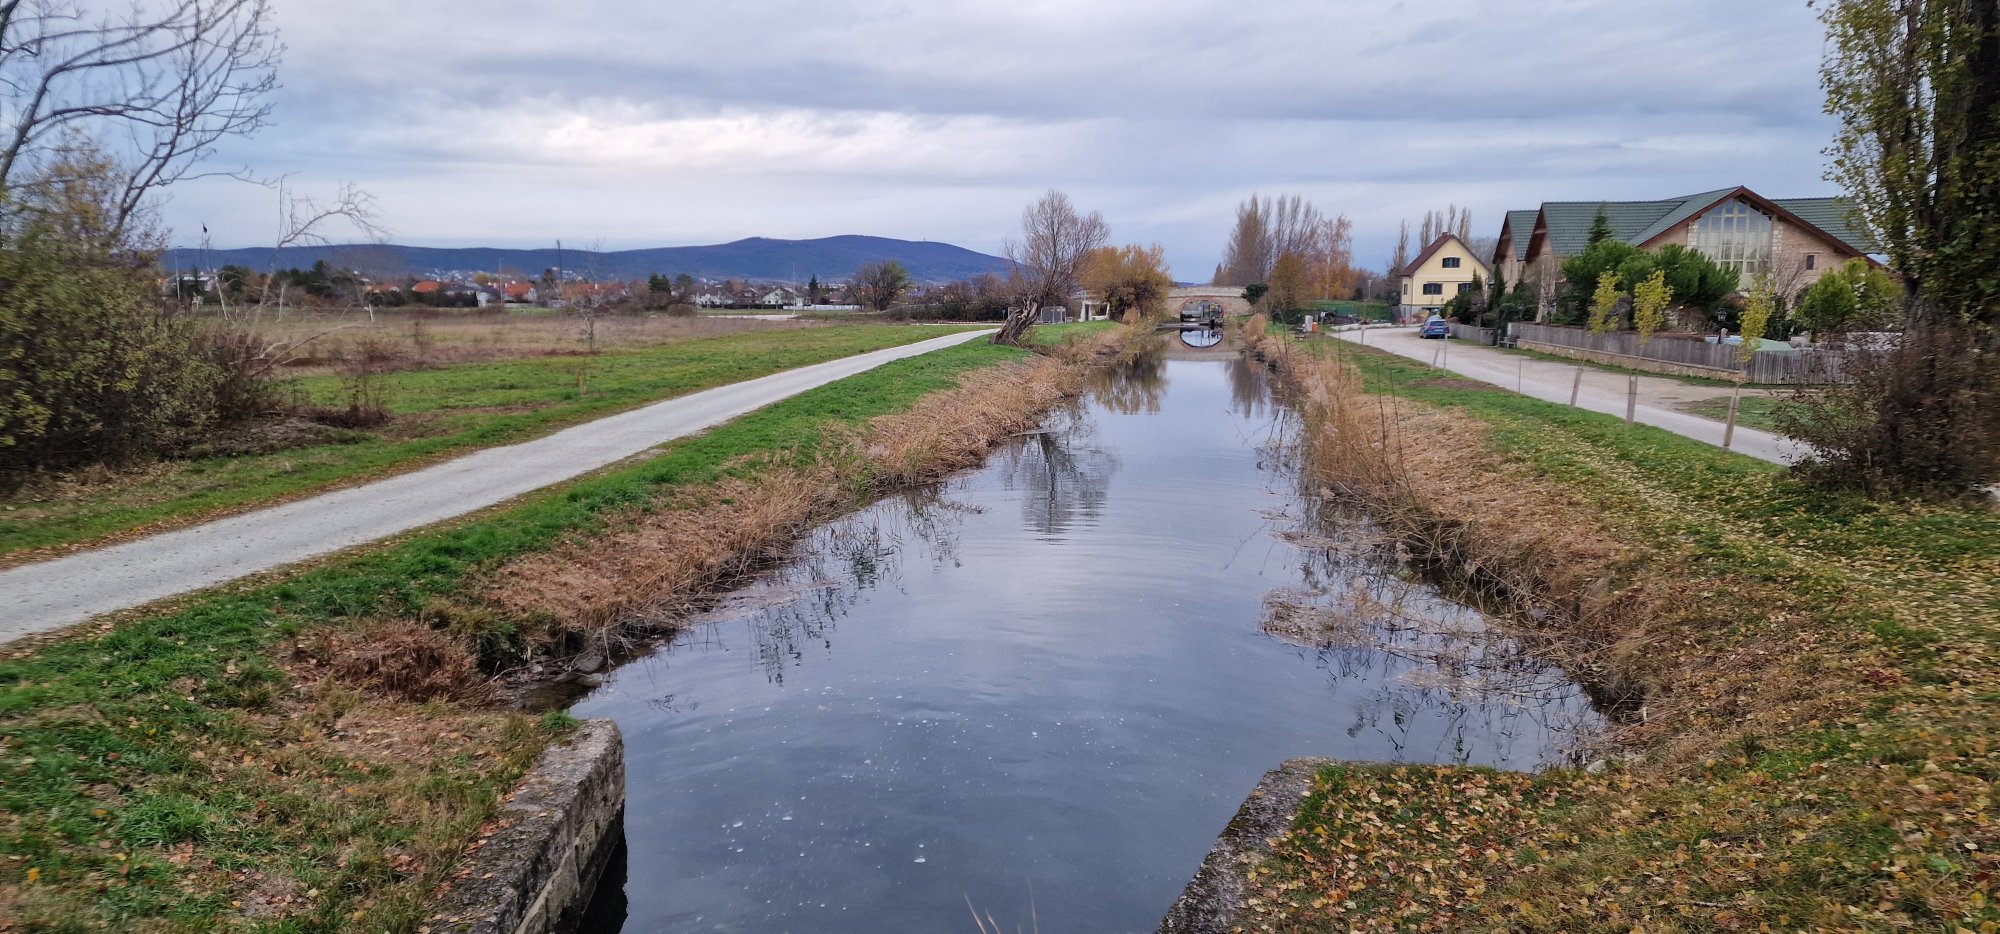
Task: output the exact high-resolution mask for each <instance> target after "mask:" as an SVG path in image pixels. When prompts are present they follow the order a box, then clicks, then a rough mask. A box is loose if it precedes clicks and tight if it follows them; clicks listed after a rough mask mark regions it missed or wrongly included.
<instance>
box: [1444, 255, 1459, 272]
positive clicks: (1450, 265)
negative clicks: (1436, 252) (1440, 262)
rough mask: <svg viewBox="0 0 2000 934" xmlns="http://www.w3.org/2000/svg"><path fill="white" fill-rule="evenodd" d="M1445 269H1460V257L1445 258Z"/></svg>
mask: <svg viewBox="0 0 2000 934" xmlns="http://www.w3.org/2000/svg"><path fill="white" fill-rule="evenodd" d="M1444 268H1446V269H1457V268H1458V257H1456V256H1447V257H1445V258H1444Z"/></svg>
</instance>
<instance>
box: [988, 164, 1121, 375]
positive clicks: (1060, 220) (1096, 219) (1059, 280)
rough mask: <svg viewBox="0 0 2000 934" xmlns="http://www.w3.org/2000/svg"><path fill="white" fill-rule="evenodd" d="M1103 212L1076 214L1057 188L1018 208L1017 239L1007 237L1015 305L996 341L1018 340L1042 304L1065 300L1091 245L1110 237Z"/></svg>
mask: <svg viewBox="0 0 2000 934" xmlns="http://www.w3.org/2000/svg"><path fill="white" fill-rule="evenodd" d="M1110 236H1111V231H1110V228H1109V227H1107V226H1106V225H1105V223H1104V217H1103V215H1101V214H1099V213H1097V212H1096V211H1092V212H1090V213H1089V214H1088V215H1083V214H1078V213H1077V211H1076V206H1075V205H1074V204H1071V203H1070V200H1069V196H1068V195H1066V194H1063V193H1062V192H1060V191H1056V190H1055V189H1053V188H1052V189H1049V192H1048V193H1047V194H1045V195H1043V196H1042V197H1041V199H1040V200H1038V201H1036V202H1035V203H1034V204H1031V205H1028V207H1027V208H1026V209H1024V210H1023V211H1022V212H1021V238H1020V239H1019V240H1009V241H1007V250H1006V253H1007V259H1008V261H1009V262H1011V263H1012V264H1013V267H1014V269H1013V275H1012V277H1011V284H1012V287H1013V288H1012V291H1013V293H1014V307H1013V310H1012V312H1011V313H1010V314H1009V315H1008V317H1007V323H1006V325H1004V326H1002V327H1001V328H1000V333H998V334H995V335H993V342H994V343H996V344H1019V343H1020V342H1021V340H1022V339H1023V338H1024V337H1026V336H1027V333H1028V329H1029V328H1031V327H1034V325H1035V320H1036V319H1037V318H1039V317H1041V313H1042V309H1043V308H1046V307H1049V306H1051V305H1061V304H1065V303H1067V302H1068V301H1069V298H1070V296H1071V295H1072V294H1074V293H1075V292H1076V289H1077V279H1078V276H1079V275H1080V274H1081V273H1082V272H1083V264H1084V262H1085V260H1087V259H1088V258H1089V256H1090V252H1091V251H1092V250H1095V249H1097V248H1098V247H1101V246H1103V245H1104V242H1105V241H1106V240H1108V239H1110Z"/></svg>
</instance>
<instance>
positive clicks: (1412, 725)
mask: <svg viewBox="0 0 2000 934" xmlns="http://www.w3.org/2000/svg"><path fill="white" fill-rule="evenodd" d="M1308 515H1314V513H1310V512H1309V513H1308ZM1311 526H1318V527H1317V528H1311ZM1308 528H1310V529H1311V530H1310V531H1305V532H1294V533H1291V534H1288V535H1285V536H1283V537H1284V538H1285V539H1286V541H1288V542H1289V543H1290V544H1292V545H1293V546H1294V547H1297V548H1299V549H1300V553H1301V555H1302V566H1301V568H1300V570H1301V575H1300V576H1301V580H1302V583H1303V584H1304V586H1303V587H1301V588H1300V589H1295V590H1278V591H1273V592H1272V593H1270V594H1267V595H1266V596H1265V599H1264V624H1263V625H1264V629H1265V631H1266V632H1269V633H1271V634H1272V635H1275V636H1278V637H1280V638H1282V639H1285V640H1287V641H1290V642H1294V643H1296V644H1299V645H1302V646H1306V647H1309V648H1311V649H1312V650H1313V651H1315V652H1316V653H1317V658H1318V663H1319V666H1320V667H1321V668H1322V669H1324V670H1325V671H1327V672H1328V674H1330V675H1331V676H1332V677H1333V680H1334V682H1335V683H1336V685H1346V686H1351V687H1363V686H1365V691H1366V695H1365V700H1362V701H1359V702H1357V703H1355V704H1354V707H1353V712H1354V720H1353V722H1352V723H1351V724H1349V726H1348V730H1347V732H1348V735H1350V736H1359V735H1361V734H1362V733H1364V732H1365V733H1369V734H1371V735H1374V736H1376V737H1379V738H1380V739H1382V740H1383V741H1384V742H1387V743H1388V744H1389V745H1390V747H1391V748H1392V749H1393V750H1395V752H1396V755H1397V757H1398V758H1403V757H1405V756H1407V755H1415V756H1416V757H1418V758H1432V759H1449V760H1450V761H1454V762H1468V761H1471V760H1473V759H1474V758H1478V757H1491V756H1494V755H1497V756H1500V757H1503V758H1511V757H1512V756H1513V752H1514V750H1515V748H1516V747H1517V746H1518V745H1520V744H1530V745H1535V744H1540V743H1541V742H1543V739H1542V737H1545V736H1551V735H1553V736H1565V737H1568V738H1570V740H1571V742H1570V743H1569V746H1570V747H1572V748H1580V747H1581V746H1583V745H1584V744H1585V743H1587V742H1588V741H1589V740H1590V739H1592V738H1593V737H1594V734H1595V732H1596V726H1597V724H1599V723H1600V721H1601V718H1599V717H1598V715H1597V714H1596V712H1595V711H1594V709H1593V708H1592V706H1591V703H1590V699H1589V697H1588V696H1587V695H1586V694H1585V692H1584V690H1583V688H1582V687H1581V686H1579V685H1578V684H1576V683H1575V682H1574V681H1573V680H1572V679H1571V678H1570V677H1569V676H1568V674H1566V673H1565V672H1564V671H1563V670H1562V669H1561V668H1560V667H1558V666H1557V665H1556V664H1554V663H1553V662H1552V661H1551V660H1550V659H1548V658H1547V657H1545V656H1543V655H1541V654H1539V653H1537V652H1535V651H1533V650H1532V649H1531V648H1530V647H1528V646H1527V645H1525V644H1524V643H1522V642H1520V641H1519V640H1515V639H1511V638H1509V637H1507V636H1506V634H1505V633H1503V632H1501V631H1499V630H1498V629H1496V628H1495V627H1494V626H1493V625H1492V623H1491V622H1490V621H1489V620H1488V619H1486V618H1485V617H1484V616H1483V615H1481V614H1480V613H1479V612H1477V611H1475V610H1473V609H1471V608H1468V607H1466V606H1463V605H1460V604H1457V603H1454V602H1452V601H1450V600H1448V599H1446V598H1444V597H1443V596H1441V595H1440V594H1438V593H1437V592H1436V591H1434V590H1432V589H1430V588H1429V587H1428V586H1426V585H1424V584H1423V583H1422V582H1420V581H1418V580H1416V579H1415V578H1413V577H1411V576H1409V575H1407V574H1406V573H1404V569H1403V567H1402V564H1401V562H1400V561H1399V560H1398V559H1397V552H1396V548H1395V545H1394V543H1393V542H1391V541H1389V540H1388V539H1387V538H1386V537H1385V536H1384V535H1383V534H1382V533H1381V531H1380V530H1379V529H1378V528H1376V527H1375V526H1374V525H1373V524H1372V523H1369V522H1368V521H1367V520H1366V519H1365V518H1363V517H1359V516H1356V515H1353V514H1326V515H1322V516H1320V517H1319V518H1316V519H1314V520H1313V521H1312V523H1311V524H1310V525H1309V526H1308ZM1440 726H1441V727H1442V728H1443V730H1444V733H1443V736H1442V738H1441V739H1439V740H1438V744H1439V745H1438V747H1437V748H1428V749H1423V750H1410V749H1409V748H1408V747H1409V744H1410V743H1411V742H1413V741H1415V740H1416V739H1417V738H1418V736H1417V733H1416V731H1417V730H1418V729H1419V728H1420V727H1421V729H1422V734H1423V736H1424V737H1430V736H1432V735H1433V734H1434V733H1435V732H1436V731H1437V730H1438V729H1439V727H1440Z"/></svg>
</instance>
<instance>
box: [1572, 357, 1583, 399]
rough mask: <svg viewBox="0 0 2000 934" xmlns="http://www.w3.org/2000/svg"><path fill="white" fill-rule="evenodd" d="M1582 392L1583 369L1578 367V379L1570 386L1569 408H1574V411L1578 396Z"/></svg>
mask: <svg viewBox="0 0 2000 934" xmlns="http://www.w3.org/2000/svg"><path fill="white" fill-rule="evenodd" d="M1582 391H1583V367H1577V368H1576V379H1574V380H1571V381H1570V384H1569V407H1570V408H1572V409H1573V408H1576V396H1577V393H1580V392H1582Z"/></svg>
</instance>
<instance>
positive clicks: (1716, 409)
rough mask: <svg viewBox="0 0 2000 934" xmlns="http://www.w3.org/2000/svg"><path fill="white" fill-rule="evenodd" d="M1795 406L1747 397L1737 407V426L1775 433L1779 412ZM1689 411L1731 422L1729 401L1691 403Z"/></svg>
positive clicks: (1773, 400)
mask: <svg viewBox="0 0 2000 934" xmlns="http://www.w3.org/2000/svg"><path fill="white" fill-rule="evenodd" d="M1794 404H1796V403H1793V402H1792V401H1791V400H1789V399H1776V398H1771V397H1768V396H1745V397H1744V398H1743V401H1742V402H1741V403H1740V404H1739V405H1738V406H1737V407H1736V424H1738V425H1745V426H1748V427H1750V428H1756V429H1759V430H1762V431H1771V432H1775V431H1777V430H1778V412H1780V411H1781V410H1783V409H1784V408H1785V407H1786V406H1790V405H1794ZM1687 410H1688V411H1689V412H1691V413H1693V414H1695V415H1699V416H1701V417H1703V418H1712V419H1715V420H1716V421H1718V422H1726V421H1728V420H1729V400H1728V399H1704V400H1702V401H1700V402H1695V403H1690V404H1689V405H1688V406H1687Z"/></svg>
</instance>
